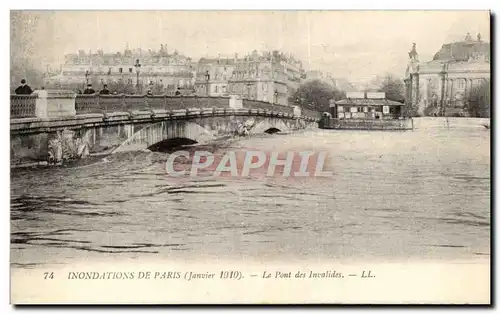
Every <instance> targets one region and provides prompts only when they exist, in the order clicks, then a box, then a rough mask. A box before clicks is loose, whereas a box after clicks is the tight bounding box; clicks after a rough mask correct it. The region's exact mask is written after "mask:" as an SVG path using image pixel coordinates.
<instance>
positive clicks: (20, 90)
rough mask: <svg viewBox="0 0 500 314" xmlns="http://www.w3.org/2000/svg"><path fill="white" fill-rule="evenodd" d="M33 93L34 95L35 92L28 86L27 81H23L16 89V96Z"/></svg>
mask: <svg viewBox="0 0 500 314" xmlns="http://www.w3.org/2000/svg"><path fill="white" fill-rule="evenodd" d="M31 93H33V90H32V89H31V87H29V85H28V84H26V80H25V79H22V80H21V86H19V87H18V88H16V95H31Z"/></svg>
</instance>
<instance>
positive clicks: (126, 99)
mask: <svg viewBox="0 0 500 314" xmlns="http://www.w3.org/2000/svg"><path fill="white" fill-rule="evenodd" d="M41 95H42V96H41ZM42 98H43V99H42ZM241 106H242V108H244V109H257V110H261V111H268V112H277V113H282V114H290V115H294V114H295V115H297V114H296V112H295V110H296V109H294V106H284V105H278V104H272V103H268V102H264V101H258V100H249V99H243V100H242V101H241ZM192 108H234V107H233V105H231V98H230V97H203V96H202V97H199V96H180V97H179V96H167V95H161V96H159V95H158V96H147V95H123V94H122V95H99V94H94V95H76V97H75V94H74V93H72V92H70V91H38V92H36V93H35V94H33V95H11V118H14V119H16V118H27V117H40V118H46V117H51V116H65V115H66V116H67V115H75V114H76V115H79V114H89V113H97V114H103V113H113V112H131V111H145V110H146V111H147V110H166V111H169V110H179V109H180V110H185V109H192ZM63 109H64V110H63ZM298 116H303V117H308V118H318V119H319V118H320V117H321V114H320V113H319V112H315V111H312V110H308V109H302V111H301V113H299V114H298Z"/></svg>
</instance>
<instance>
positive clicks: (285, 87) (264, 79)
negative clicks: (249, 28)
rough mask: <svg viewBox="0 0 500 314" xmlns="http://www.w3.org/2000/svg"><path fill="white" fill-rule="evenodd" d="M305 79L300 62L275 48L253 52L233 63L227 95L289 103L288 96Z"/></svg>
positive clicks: (282, 103) (283, 103)
mask: <svg viewBox="0 0 500 314" xmlns="http://www.w3.org/2000/svg"><path fill="white" fill-rule="evenodd" d="M303 79H305V71H304V69H303V67H302V63H301V62H300V61H298V60H296V59H295V58H294V57H293V56H291V55H285V54H283V53H280V52H278V51H272V52H262V53H261V54H259V53H258V52H257V51H255V50H254V51H253V52H252V53H251V54H248V55H247V56H245V57H244V58H243V59H240V60H238V61H237V62H236V64H235V68H234V71H233V73H232V76H231V78H230V79H229V86H228V89H229V94H231V95H239V96H241V97H242V98H247V99H253V100H261V101H266V102H273V103H276V104H281V105H288V98H289V97H290V96H291V95H293V93H294V92H295V91H296V90H297V89H298V88H299V85H300V83H301V82H302V80H303Z"/></svg>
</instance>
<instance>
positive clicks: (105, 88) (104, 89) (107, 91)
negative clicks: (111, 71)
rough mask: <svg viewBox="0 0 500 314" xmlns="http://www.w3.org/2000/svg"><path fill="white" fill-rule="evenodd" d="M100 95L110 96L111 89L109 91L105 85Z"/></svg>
mask: <svg viewBox="0 0 500 314" xmlns="http://www.w3.org/2000/svg"><path fill="white" fill-rule="evenodd" d="M99 94H101V95H109V94H110V92H109V89H108V85H106V84H104V87H103V88H102V89H101V91H100V92H99Z"/></svg>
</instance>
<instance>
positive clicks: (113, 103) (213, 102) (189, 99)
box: [75, 95, 229, 114]
mask: <svg viewBox="0 0 500 314" xmlns="http://www.w3.org/2000/svg"><path fill="white" fill-rule="evenodd" d="M75 107H76V113H77V114H85V113H103V112H107V113H110V112H127V111H133V110H150V109H157V110H158V109H163V110H179V109H188V108H228V107H229V98H227V97H197V96H183V97H178V96H143V95H78V96H77V97H76V100H75Z"/></svg>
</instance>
